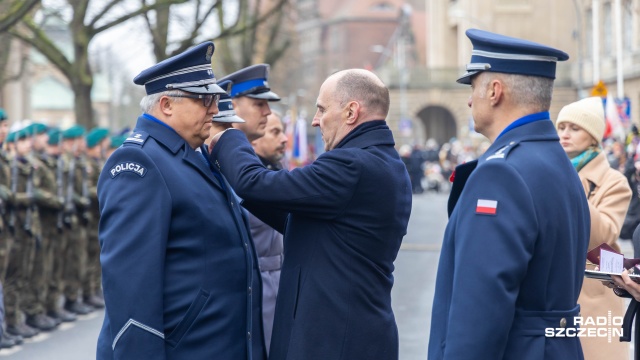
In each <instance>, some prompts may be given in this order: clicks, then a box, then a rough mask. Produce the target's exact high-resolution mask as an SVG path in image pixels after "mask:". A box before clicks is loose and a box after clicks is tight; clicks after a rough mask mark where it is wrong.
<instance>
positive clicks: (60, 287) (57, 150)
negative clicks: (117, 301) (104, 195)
mask: <svg viewBox="0 0 640 360" xmlns="http://www.w3.org/2000/svg"><path fill="white" fill-rule="evenodd" d="M48 135H49V136H48V137H49V139H48V141H47V147H46V156H45V155H43V158H42V159H43V163H44V164H45V166H47V167H48V168H49V169H51V171H53V173H54V174H55V179H56V195H57V197H58V198H59V199H62V202H63V207H62V209H60V210H59V211H58V212H57V213H56V222H55V227H50V228H48V231H51V232H54V233H52V234H50V236H52V238H54V239H55V241H53V244H52V247H53V249H52V253H53V261H52V264H51V276H50V277H49V290H48V291H47V303H46V308H47V316H49V317H51V318H53V319H54V320H55V321H56V322H72V321H75V320H76V314H75V313H72V312H69V311H67V310H65V309H64V308H63V307H61V306H60V304H59V303H60V299H61V298H62V297H63V291H64V269H65V264H66V263H67V261H66V258H65V256H66V251H67V242H68V238H69V236H68V234H67V232H68V231H69V229H68V228H67V226H65V222H64V201H65V199H66V197H65V190H66V189H67V187H66V186H65V184H66V183H67V180H68V175H66V174H65V162H64V158H63V156H62V151H61V144H60V140H61V138H62V132H61V131H60V129H50V130H49V132H48ZM65 175H66V176H65ZM54 229H55V231H54Z"/></svg>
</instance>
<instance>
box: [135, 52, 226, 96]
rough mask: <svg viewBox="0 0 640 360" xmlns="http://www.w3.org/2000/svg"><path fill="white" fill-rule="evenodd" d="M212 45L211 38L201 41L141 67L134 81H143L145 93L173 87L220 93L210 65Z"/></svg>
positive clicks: (197, 91)
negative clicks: (187, 48)
mask: <svg viewBox="0 0 640 360" xmlns="http://www.w3.org/2000/svg"><path fill="white" fill-rule="evenodd" d="M214 48H215V47H214V45H213V43H212V42H211V41H207V42H203V43H202V44H200V45H196V46H194V47H192V48H191V49H189V50H186V51H185V52H183V53H180V54H178V55H176V56H173V57H170V58H168V59H166V60H163V61H161V62H159V63H157V64H156V65H154V66H152V67H150V68H148V69H146V70H143V71H142V72H141V73H140V74H138V76H136V77H135V78H134V79H133V82H134V83H136V84H137V85H144V88H145V90H146V91H147V95H151V94H156V93H159V92H162V91H168V90H175V89H179V90H183V91H187V92H190V93H196V94H222V93H224V90H222V88H220V87H219V86H218V85H216V78H215V76H214V75H213V69H212V67H211V56H212V55H213V50H214Z"/></svg>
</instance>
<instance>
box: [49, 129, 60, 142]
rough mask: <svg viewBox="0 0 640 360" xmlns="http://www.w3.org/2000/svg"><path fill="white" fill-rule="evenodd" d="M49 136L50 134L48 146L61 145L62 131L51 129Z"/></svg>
mask: <svg viewBox="0 0 640 360" xmlns="http://www.w3.org/2000/svg"><path fill="white" fill-rule="evenodd" d="M48 134H49V141H47V144H49V145H58V144H59V143H60V129H58V128H51V129H49V132H48Z"/></svg>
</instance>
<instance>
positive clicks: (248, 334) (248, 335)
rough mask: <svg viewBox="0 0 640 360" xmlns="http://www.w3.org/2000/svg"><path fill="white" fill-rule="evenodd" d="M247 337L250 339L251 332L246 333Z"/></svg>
mask: <svg viewBox="0 0 640 360" xmlns="http://www.w3.org/2000/svg"><path fill="white" fill-rule="evenodd" d="M247 339H249V340H251V332H248V333H247Z"/></svg>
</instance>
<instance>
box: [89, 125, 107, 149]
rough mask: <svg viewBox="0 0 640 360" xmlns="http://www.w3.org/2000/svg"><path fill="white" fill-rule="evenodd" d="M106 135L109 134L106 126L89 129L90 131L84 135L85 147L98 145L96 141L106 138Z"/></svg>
mask: <svg viewBox="0 0 640 360" xmlns="http://www.w3.org/2000/svg"><path fill="white" fill-rule="evenodd" d="M107 136H109V129H107V128H103V127H97V128H93V129H91V131H89V133H88V134H87V136H86V138H87V147H89V148H92V147H94V146H96V145H98V143H100V141H102V140H104V139H106V138H107Z"/></svg>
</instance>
